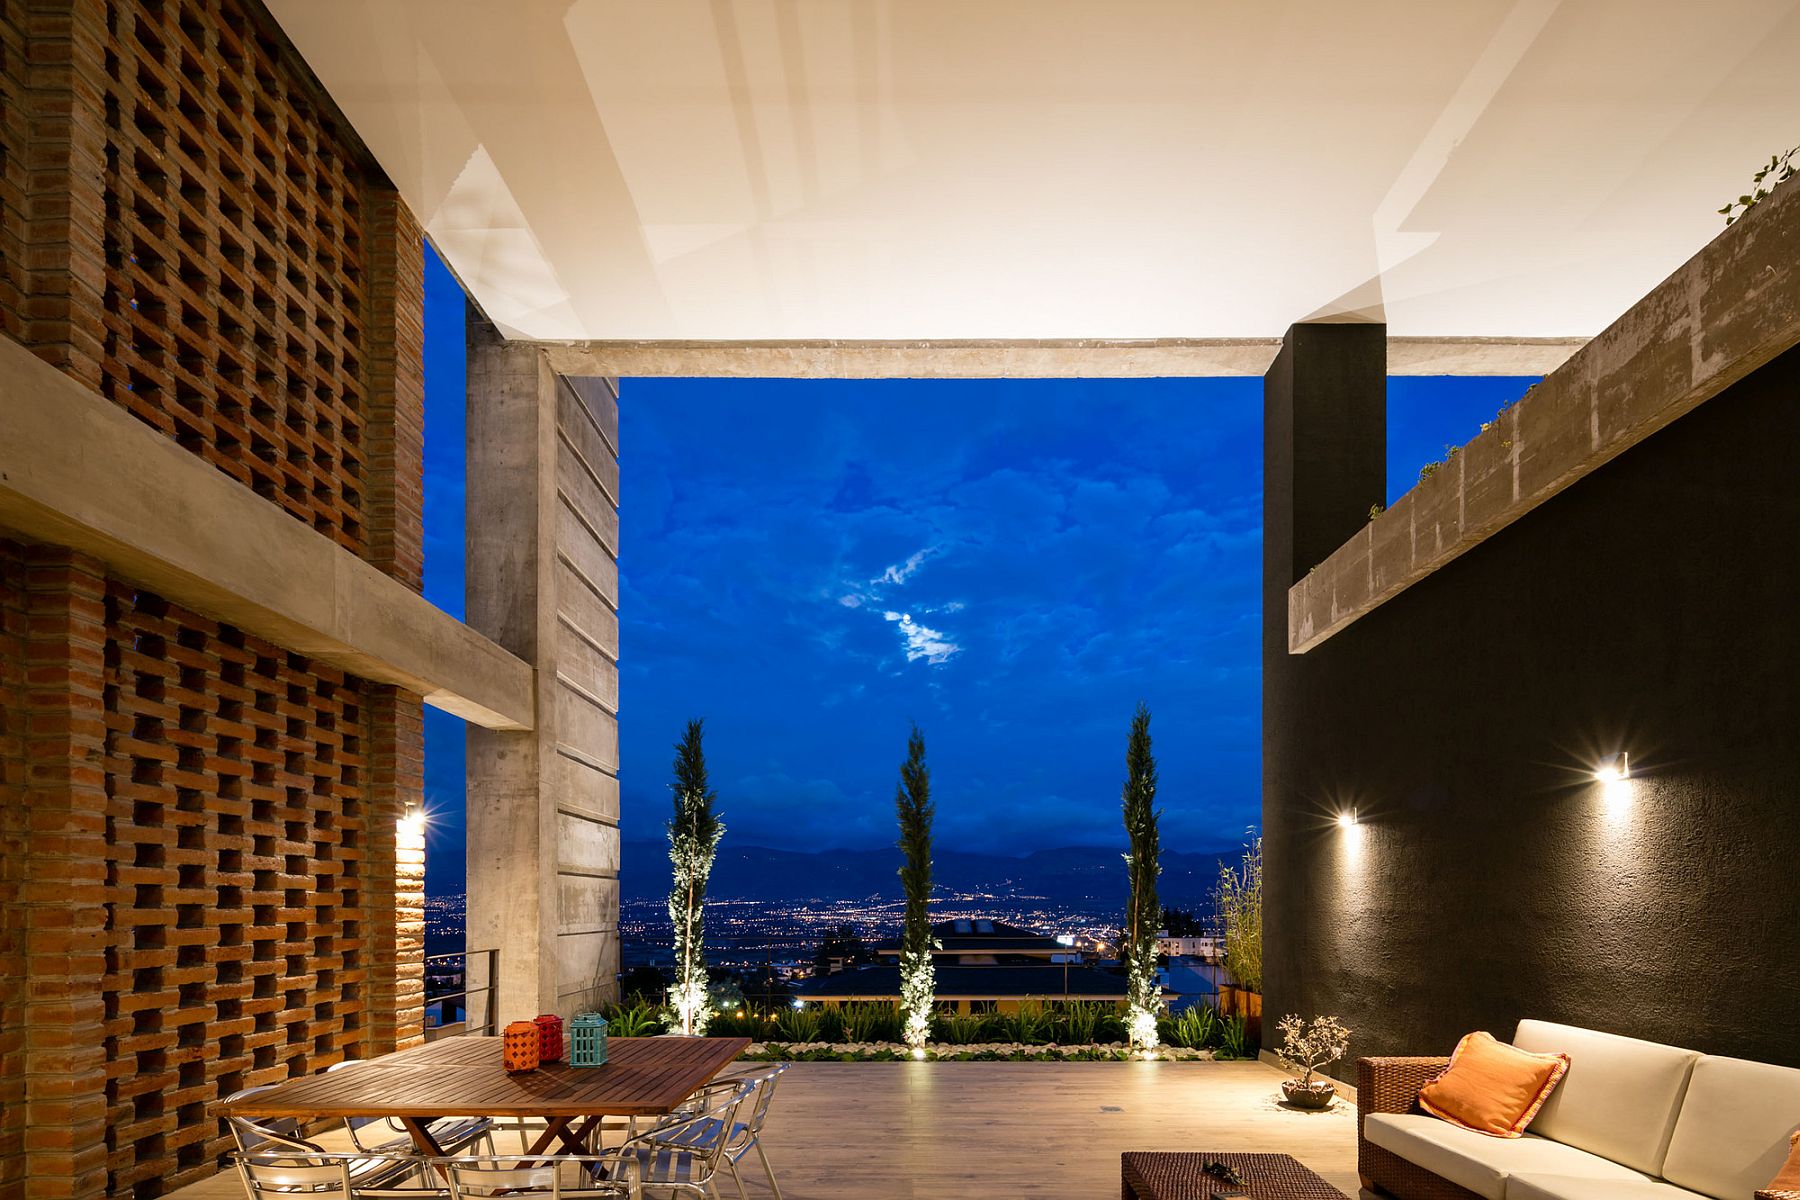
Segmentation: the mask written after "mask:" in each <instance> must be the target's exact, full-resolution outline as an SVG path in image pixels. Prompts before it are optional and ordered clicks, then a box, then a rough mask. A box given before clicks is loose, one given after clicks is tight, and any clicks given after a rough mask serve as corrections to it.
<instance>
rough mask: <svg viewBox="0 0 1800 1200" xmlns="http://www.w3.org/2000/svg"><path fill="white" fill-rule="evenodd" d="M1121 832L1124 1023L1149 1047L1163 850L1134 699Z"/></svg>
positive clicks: (1146, 726) (1134, 1040) (1145, 732)
mask: <svg viewBox="0 0 1800 1200" xmlns="http://www.w3.org/2000/svg"><path fill="white" fill-rule="evenodd" d="M1124 813H1125V833H1126V836H1127V837H1128V838H1129V839H1130V845H1131V849H1130V851H1129V853H1127V854H1126V855H1125V866H1126V870H1127V872H1128V873H1129V877H1130V882H1131V896H1130V899H1129V900H1127V901H1126V906H1125V945H1124V947H1123V954H1122V957H1123V958H1124V960H1125V1006H1126V1017H1125V1027H1126V1030H1127V1032H1128V1033H1129V1035H1130V1037H1131V1044H1132V1046H1133V1047H1134V1048H1136V1049H1138V1050H1151V1049H1154V1048H1155V1047H1156V1044H1157V1042H1158V1040H1159V1039H1158V1037H1157V1032H1156V1018H1157V1016H1158V1014H1159V1013H1161V1011H1162V988H1161V987H1160V986H1158V984H1157V982H1156V933H1157V928H1158V922H1159V921H1160V919H1161V917H1162V906H1161V905H1160V904H1159V903H1158V902H1157V899H1156V877H1157V876H1158V875H1159V874H1161V873H1162V863H1161V855H1162V851H1161V848H1160V846H1159V844H1158V839H1157V831H1156V820H1157V813H1156V759H1155V758H1153V757H1151V754H1150V710H1149V709H1148V708H1146V707H1144V706H1143V705H1142V704H1140V705H1138V710H1137V713H1136V715H1135V716H1133V717H1132V718H1131V739H1130V741H1129V742H1128V743H1127V744H1126V748H1125V789H1124Z"/></svg>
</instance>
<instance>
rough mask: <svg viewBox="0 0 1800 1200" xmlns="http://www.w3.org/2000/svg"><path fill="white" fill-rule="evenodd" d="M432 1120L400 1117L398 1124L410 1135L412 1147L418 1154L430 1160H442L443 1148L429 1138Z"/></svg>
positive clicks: (435, 1140)
mask: <svg viewBox="0 0 1800 1200" xmlns="http://www.w3.org/2000/svg"><path fill="white" fill-rule="evenodd" d="M434 1119H435V1118H432V1117H401V1118H400V1124H401V1125H402V1126H403V1127H404V1128H405V1130H406V1132H408V1133H410V1134H412V1140H413V1145H414V1146H415V1147H417V1148H418V1151H419V1153H420V1154H424V1155H427V1156H428V1157H431V1158H443V1157H445V1155H444V1148H443V1147H442V1146H440V1145H438V1144H437V1139H436V1138H434V1137H432V1136H431V1122H432V1121H433V1120H434Z"/></svg>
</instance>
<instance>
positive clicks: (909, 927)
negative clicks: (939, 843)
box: [894, 725, 937, 1058]
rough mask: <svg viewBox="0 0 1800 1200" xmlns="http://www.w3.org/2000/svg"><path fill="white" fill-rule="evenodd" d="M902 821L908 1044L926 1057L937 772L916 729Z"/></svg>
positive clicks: (932, 993) (897, 798)
mask: <svg viewBox="0 0 1800 1200" xmlns="http://www.w3.org/2000/svg"><path fill="white" fill-rule="evenodd" d="M894 810H895V812H896V814H897V815H898V816H899V818H900V843H899V844H900V849H901V850H902V851H904V852H905V855H906V861H905V862H904V863H903V864H901V867H900V882H901V885H902V886H903V887H904V888H905V890H906V924H905V926H904V927H903V929H902V931H901V934H900V1012H901V1016H902V1019H903V1022H904V1036H905V1038H906V1044H907V1045H908V1046H911V1047H912V1051H913V1056H914V1057H916V1058H918V1057H923V1056H924V1054H925V1043H926V1042H927V1041H929V1040H930V1039H931V1010H932V1006H933V1004H934V1002H935V1000H936V993H937V979H936V975H935V972H934V971H933V969H932V964H931V951H932V944H931V912H930V903H931V816H932V804H931V771H930V768H928V767H926V765H925V735H924V734H922V733H920V732H919V727H918V726H916V725H915V726H913V731H912V736H911V737H909V738H908V739H907V740H906V761H905V762H904V763H902V764H901V766H900V786H899V788H898V790H896V791H895V793H894Z"/></svg>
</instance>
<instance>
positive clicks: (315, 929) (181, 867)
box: [102, 581, 369, 1192]
mask: <svg viewBox="0 0 1800 1200" xmlns="http://www.w3.org/2000/svg"><path fill="white" fill-rule="evenodd" d="M106 632H107V640H106V692H105V705H106V778H107V837H108V840H109V842H110V844H111V848H112V855H111V858H112V862H111V864H110V867H109V870H108V877H107V885H108V893H109V912H110V919H109V921H108V933H109V936H108V939H107V941H108V944H107V973H106V976H105V979H104V981H103V985H102V987H103V992H104V997H105V1004H106V1030H105V1032H106V1050H107V1055H106V1057H107V1084H106V1097H107V1104H108V1122H107V1123H108V1135H107V1142H108V1149H109V1165H110V1168H111V1174H112V1190H114V1191H115V1192H117V1191H119V1190H121V1189H127V1188H130V1187H132V1186H133V1185H136V1184H138V1183H140V1182H143V1181H144V1180H146V1179H159V1178H161V1177H162V1176H163V1175H164V1173H165V1171H166V1170H167V1168H168V1166H169V1165H170V1164H169V1162H168V1161H167V1160H170V1159H172V1160H173V1166H174V1171H173V1173H172V1174H171V1175H170V1176H169V1179H168V1182H169V1183H171V1184H176V1185H178V1184H180V1183H183V1182H187V1181H188V1180H189V1179H191V1178H193V1177H198V1176H199V1175H204V1174H207V1173H210V1172H211V1171H212V1170H213V1169H214V1167H215V1163H216V1159H217V1157H218V1155H219V1154H220V1153H222V1152H223V1151H224V1150H226V1149H228V1148H229V1147H228V1139H225V1138H222V1137H221V1136H220V1133H219V1129H218V1126H217V1125H216V1124H215V1123H214V1122H212V1121H209V1120H207V1119H206V1114H205V1108H206V1105H207V1103H208V1102H209V1101H212V1100H216V1099H219V1098H221V1097H223V1096H225V1095H228V1094H230V1093H231V1092H233V1091H236V1090H238V1089H239V1088H243V1087H251V1086H254V1085H257V1084H262V1083H272V1082H275V1081H277V1080H281V1079H286V1078H288V1077H289V1076H290V1075H297V1074H305V1073H308V1072H310V1071H316V1070H320V1069H322V1068H324V1067H326V1066H329V1065H330V1064H332V1063H334V1062H337V1061H339V1060H341V1059H342V1058H344V1057H346V1050H347V1049H348V1050H351V1051H352V1052H353V1053H354V1051H355V1050H357V1049H358V1047H359V1044H360V1041H361V1038H362V1026H363V1023H364V1020H365V1014H364V996H365V987H364V984H365V979H366V973H367V964H366V963H365V961H364V954H365V950H364V944H363V938H364V928H363V926H364V913H363V903H364V899H363V885H364V878H363V860H364V854H365V845H366V843H367V840H368V839H367V813H368V808H369V796H368V791H367V788H368V781H367V765H366V749H365V746H366V742H365V739H366V732H367V726H366V715H365V712H364V709H363V698H362V694H361V685H359V683H358V682H357V681H356V680H353V679H347V678H346V677H345V676H344V675H343V673H342V672H339V671H336V670H333V669H331V668H329V667H323V666H319V665H315V664H311V663H308V662H307V661H306V660H305V659H303V658H301V657H300V656H298V655H294V654H289V653H287V652H285V651H283V650H281V649H280V648H278V647H276V646H271V645H269V644H267V643H265V642H261V641H259V640H257V639H255V638H251V637H247V636H245V635H243V634H242V633H239V632H237V631H236V630H234V629H232V628H231V627H229V626H221V625H219V624H217V623H216V622H213V621H209V620H206V619H205V618H203V617H199V616H196V615H195V614H193V613H189V612H183V611H181V610H180V609H178V608H176V607H174V606H172V605H170V604H168V603H167V602H166V601H163V600H162V599H160V598H159V597H157V596H154V595H152V594H150V593H147V592H140V591H137V590H135V589H133V588H132V587H130V586H129V585H126V584H123V583H119V582H117V581H112V582H109V583H108V585H107V590H106ZM171 792H172V793H173V797H174V803H172V804H171V803H169V802H168V800H169V797H170V794H171Z"/></svg>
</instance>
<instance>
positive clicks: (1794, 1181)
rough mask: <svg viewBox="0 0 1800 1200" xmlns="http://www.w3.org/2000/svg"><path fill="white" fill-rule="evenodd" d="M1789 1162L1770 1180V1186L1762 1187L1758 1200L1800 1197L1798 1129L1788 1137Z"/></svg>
mask: <svg viewBox="0 0 1800 1200" xmlns="http://www.w3.org/2000/svg"><path fill="white" fill-rule="evenodd" d="M1788 1147H1789V1148H1788V1157H1787V1162H1786V1163H1784V1164H1783V1165H1782V1168H1781V1170H1779V1171H1777V1172H1776V1173H1775V1178H1774V1179H1771V1180H1770V1181H1769V1186H1768V1187H1766V1188H1760V1189H1758V1190H1757V1193H1756V1200H1794V1198H1795V1197H1800V1131H1796V1132H1795V1133H1794V1134H1793V1135H1792V1136H1791V1137H1789V1139H1788Z"/></svg>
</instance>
